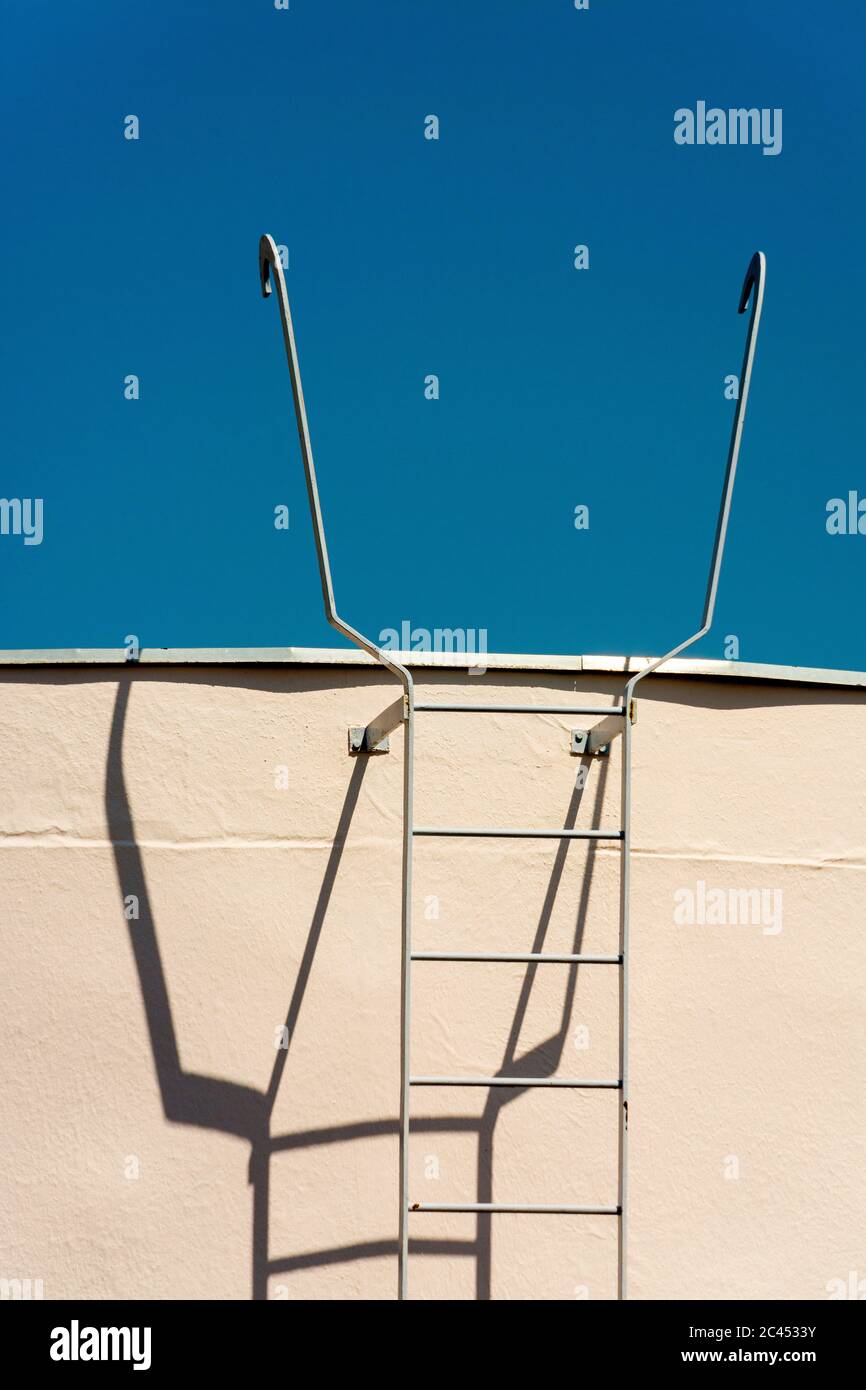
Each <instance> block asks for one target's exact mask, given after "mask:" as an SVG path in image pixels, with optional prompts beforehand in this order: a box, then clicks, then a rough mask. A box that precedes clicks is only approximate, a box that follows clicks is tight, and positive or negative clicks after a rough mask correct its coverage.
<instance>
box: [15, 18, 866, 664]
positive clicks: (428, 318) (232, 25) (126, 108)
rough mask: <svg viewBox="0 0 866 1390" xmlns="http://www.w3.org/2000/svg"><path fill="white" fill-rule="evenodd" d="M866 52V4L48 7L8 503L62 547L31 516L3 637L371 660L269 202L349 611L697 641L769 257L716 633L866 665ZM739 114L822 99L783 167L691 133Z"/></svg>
mask: <svg viewBox="0 0 866 1390" xmlns="http://www.w3.org/2000/svg"><path fill="white" fill-rule="evenodd" d="M864 39H866V9H864V7H863V6H862V5H861V4H860V3H857V2H856V0H845V3H842V0H825V2H824V3H822V4H821V5H816V4H813V3H805V0H784V3H783V0H765V3H762V4H761V5H755V4H754V3H753V0H729V3H726V4H724V5H707V4H695V3H694V0H668V3H663V4H649V3H646V2H645V0H644V3H638V0H625V2H624V3H612V0H591V3H590V8H589V10H587V11H577V10H575V8H574V4H573V0H473V3H471V4H470V3H467V2H466V0H435V3H433V2H432V0H431V2H430V3H426V2H425V0H414V2H413V3H412V4H407V3H405V0H403V2H402V3H399V2H398V0H377V2H376V3H373V0H369V2H367V3H363V4H361V3H356V2H354V0H291V3H290V8H289V10H288V11H278V10H276V9H275V8H274V5H273V0H243V2H242V0H236V2H232V3H229V2H228V0H224V2H223V3H220V2H219V0H208V2H207V3H203V2H200V3H194V2H192V0H186V3H184V4H183V5H182V6H181V5H177V4H174V3H168V0H162V2H159V3H157V2H156V0H151V2H150V3H148V4H147V5H146V6H141V5H139V6H136V5H117V4H109V3H107V0H102V2H101V3H88V2H87V0H78V3H76V4H75V5H74V6H73V5H63V4H60V3H58V2H57V0H52V3H40V2H39V0H26V3H25V0H9V3H7V5H6V7H5V20H4V34H3V44H2V50H3V57H2V63H3V71H2V83H0V100H2V104H3V107H4V108H5V109H4V111H3V121H4V129H5V130H6V133H7V142H6V143H7V154H6V169H5V177H4V192H5V195H6V196H5V199H4V202H5V209H4V217H3V220H2V227H0V239H2V257H0V265H2V271H0V274H2V280H3V292H4V303H5V315H4V317H5V325H6V330H7V331H6V333H5V334H4V340H5V343H4V362H3V373H2V380H3V385H4V399H3V436H4V440H3V443H4V448H3V466H2V473H0V496H4V497H6V498H35V497H41V498H43V506H44V523H43V525H44V536H43V540H42V544H41V545H38V546H37V545H32V546H25V545H24V544H23V538H22V537H21V536H13V535H7V536H0V586H2V594H3V598H4V602H3V604H2V609H0V647H4V648H14V647H67V646H107V647H117V646H120V645H122V643H123V640H124V638H125V636H126V634H129V633H135V634H136V635H137V636H138V637H139V639H140V641H141V643H142V644H143V646H145V647H157V646H212V645H227V646H259V645H265V646H281V645H289V644H292V645H329V646H333V645H338V642H339V639H338V638H337V636H336V634H334V633H332V632H331V630H330V629H328V628H327V626H326V625H325V623H324V619H323V617H322V616H321V604H320V596H319V592H318V585H317V574H316V566H315V558H314V552H313V546H312V539H311V532H310V525H309V520H308V517H307V513H306V497H305V491H304V485H303V475H302V470H301V464H300V457H299V453H298V448H297V440H296V435H295V431H294V423H293V419H292V416H291V414H290V398H289V393H288V380H287V375H286V369H285V363H284V360H283V357H282V347H281V342H280V337H279V329H278V316H277V311H276V306H275V304H274V303H272V302H269V303H265V302H264V301H263V300H262V299H261V297H260V294H259V288H258V281H257V264H256V252H257V244H258V238H259V236H260V234H261V233H262V232H265V231H267V232H270V233H271V234H272V235H273V236H274V238H275V240H276V241H277V242H278V243H281V244H285V245H286V246H288V248H289V258H290V265H289V270H288V274H287V281H288V286H289V292H290V295H291V298H292V305H293V312H294V315H295V325H296V331H297V336H298V342H299V348H300V353H301V365H302V370H303V374H304V384H305V390H306V395H307V403H308V408H309V413H310V422H311V429H312V437H313V445H314V450H315V454H316V461H317V466H318V469H319V475H320V486H321V491H322V501H323V507H324V512H325V518H326V523H327V527H328V536H329V542H330V548H331V555H332V564H333V569H334V578H335V586H336V591H337V600H338V605H339V607H340V609H341V612H342V613H343V616H344V617H345V618H347V619H348V620H349V621H350V622H352V623H354V624H355V625H357V626H359V627H361V628H362V629H364V630H365V631H367V632H368V634H369V635H371V636H372V637H373V638H374V639H376V638H377V637H378V634H379V633H380V632H381V631H382V630H383V629H385V628H387V627H399V625H400V623H401V622H402V621H404V620H409V621H410V622H411V623H412V625H413V627H418V628H428V629H433V628H435V627H437V626H439V627H452V628H455V627H464V628H474V629H478V628H486V629H487V632H488V639H487V641H488V647H489V648H490V649H491V650H498V651H527V652H561V653H577V652H640V653H646V652H650V651H652V652H658V651H662V650H665V649H666V648H667V647H669V646H670V645H672V644H673V643H674V642H675V641H677V640H679V639H680V638H682V637H683V636H685V635H686V634H687V632H690V631H692V630H693V629H694V627H695V626H697V624H698V620H699V617H700V611H701V606H702V602H703V594H704V587H705V582H706V569H707V562H708V558H709V550H710V546H711V543H712V537H713V532H714V526H715V511H716V507H717V504H718V496H719V490H720V487H721V481H722V476H723V471H724V463H725V455H726V450H727V440H728V433H729V429H730V423H731V416H732V410H733V405H732V403H731V402H730V401H729V400H726V399H725V394H724V379H725V376H726V375H727V374H728V373H736V372H737V371H738V370H739V366H740V359H741V354H742V345H743V336H744V330H745V319H744V318H740V317H738V315H737V313H736V307H737V298H738V294H739V289H740V284H741V281H742V277H743V274H744V271H745V269H746V266H747V264H748V261H749V258H750V256H751V254H752V252H753V251H754V250H756V249H761V250H763V251H764V252H765V253H766V256H767V261H768V274H767V291H766V300H765V309H764V321H763V327H762V332H761V338H760V342H759V345H758V356H757V363H756V367H755V374H754V378H753V384H752V397H751V401H750V407H749V414H748V419H747V422H746V432H745V442H744V446H743V450H742V454H741V459H740V473H739V477H738V483H737V491H736V495H735V501H734V511H733V518H732V529H731V533H730V545H729V553H728V556H727V561H726V566H725V570H724V574H723V579H722V586H721V591H720V597H719V605H718V609H717V621H716V625H715V628H714V631H713V633H712V634H711V635H710V637H709V638H707V639H706V640H705V641H704V642H703V643H702V645H701V647H700V648H699V649H698V650H700V651H702V652H703V653H704V654H706V655H712V656H721V655H722V654H723V647H724V639H725V637H726V636H727V635H728V634H736V636H737V637H738V638H739V643H740V648H739V654H740V657H741V659H743V660H748V661H768V662H790V663H798V664H808V665H824V666H835V667H850V668H856V669H862V668H864V667H866V650H864V648H866V643H864V637H866V620H864V616H863V594H864V578H866V535H853V536H831V535H828V533H827V530H826V525H825V521H826V515H827V513H826V507H827V502H828V500H829V499H831V498H833V497H843V498H847V496H848V494H849V492H851V491H855V492H856V493H857V494H858V496H859V497H866V463H864V433H866V430H864V407H863V401H864V389H863V385H864V374H866V349H864V332H863V320H864V307H866V305H864V300H866V296H864V259H866V258H864V253H863V247H864V245H866V236H864V233H866V215H864V206H866V205H864V197H866V194H864V165H866V160H864V143H866V111H864V105H866V82H864V80H863V54H864ZM699 100H703V101H706V102H707V104H708V106H718V107H721V108H725V109H727V108H729V107H739V106H746V107H758V108H765V107H766V108H771V109H774V108H781V109H782V111H783V147H782V150H781V153H779V154H778V155H776V156H765V155H763V154H762V151H761V148H760V147H755V146H732V145H729V146H725V147H710V146H706V145H704V146H698V145H694V146H680V145H677V144H676V143H675V142H674V139H673V132H674V112H675V111H676V110H677V109H678V108H681V107H686V106H688V107H691V108H693V109H694V107H695V106H696V103H697V102H698V101H699ZM130 114H135V115H137V116H138V117H139V121H140V138H139V139H138V140H137V141H132V140H127V139H125V138H124V117H125V116H127V115H130ZM430 114H435V115H437V116H438V118H439V122H440V132H439V134H440V138H439V139H438V141H431V140H425V139H424V121H425V117H426V116H428V115H430ZM10 135H11V138H8V137H10ZM578 244H585V245H587V246H588V247H589V261H590V264H589V269H587V270H580V271H578V270H575V268H574V264H573V261H574V255H573V247H574V246H575V245H578ZM131 373H134V374H136V375H137V376H138V377H139V379H140V398H139V399H138V400H135V401H129V400H125V399H124V379H125V377H126V376H127V375H128V374H131ZM429 374H436V375H437V376H438V377H439V382H440V397H439V399H438V400H432V401H431V400H426V399H425V395H424V380H425V377H426V376H428V375H429ZM279 504H285V505H287V506H288V507H289V508H290V516H291V524H290V527H289V530H288V531H278V530H276V529H275V527H274V525H273V516H274V507H275V506H277V505H279ZM579 504H584V505H586V506H588V507H589V509H590V526H589V529H588V530H586V531H580V532H579V531H577V530H575V527H574V524H573V518H574V508H575V506H577V505H579Z"/></svg>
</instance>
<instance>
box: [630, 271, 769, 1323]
mask: <svg viewBox="0 0 866 1390" xmlns="http://www.w3.org/2000/svg"><path fill="white" fill-rule="evenodd" d="M766 269H767V262H766V257H765V256H764V253H763V252H762V251H756V252H755V254H754V256H753V257H752V259H751V261H750V262H749V267H748V269H747V271H746V276H745V279H744V281H743V288H742V291H741V293H740V302H739V306H738V310H737V312H738V313H740V314H742V313H745V311H746V308H747V306H748V304H749V298H750V297H751V301H752V312H751V315H750V318H749V327H748V330H747V333H746V345H745V348H744V351H743V365H742V368H741V371H740V391H739V396H738V398H737V407H736V411H735V413H734V421H733V425H732V427H731V439H730V444H729V446H728V458H727V465H726V468H725V479H724V483H723V485H722V498H721V502H720V504H719V515H718V519H717V521H716V534H715V540H714V542H713V554H712V560H711V562H710V572H709V578H708V580H707V592H706V597H705V600H704V613H703V619H702V621H701V626H700V628H699V629H698V631H697V632H695V633H694V634H693V635H692V636H691V637H687V638H686V640H685V641H684V642H680V643H678V644H677V646H675V647H673V648H672V649H671V651H669V652H667V653H666V654H665V655H664V656H660V657H657V658H656V659H655V660H654V661H651V662H649V663H648V665H646V666H645V667H644V668H643V669H642V670H640V671H638V672H637V673H636V674H635V675H634V676H632V678H631V680H629V681H628V683H627V685H626V687H625V690H624V692H623V704H624V705H625V708H626V717H625V721H624V727H623V743H622V793H621V796H622V816H621V823H622V840H621V842H620V936H619V952H620V955H621V957H622V966H621V969H620V975H619V982H620V1011H619V1014H620V1016H619V1037H620V1043H619V1050H620V1057H619V1074H620V1077H621V1078H622V1094H621V1096H620V1102H621V1103H620V1116H619V1184H618V1187H619V1194H618V1203H617V1204H618V1206H619V1213H620V1215H619V1237H620V1238H619V1251H618V1260H617V1264H618V1279H617V1285H618V1297H619V1298H620V1299H627V1298H628V1104H629V974H628V972H629V951H628V944H629V906H630V898H631V805H632V793H631V759H632V738H633V732H632V724H633V722H634V717H635V716H634V698H635V696H634V691H635V687H636V686H637V684H638V681H641V680H643V678H644V676H648V675H649V674H650V673H651V672H652V671H657V670H658V668H659V667H660V666H663V665H664V663H665V662H666V661H670V660H671V658H672V657H675V656H678V655H679V653H680V652H683V651H685V650H686V648H687V647H690V646H692V644H693V643H694V642H697V641H699V640H700V638H701V637H705V636H706V634H707V633H708V632H709V630H710V628H711V627H712V624H713V615H714V613H715V607H716V596H717V594H718V587H719V575H720V574H721V569H722V560H723V558H724V553H725V541H726V539H727V534H728V522H729V520H730V514H731V501H732V498H733V493H734V482H735V481H736V476H737V463H738V460H739V455H740V444H741V442H742V437H743V425H744V423H745V418H746V406H747V404H748V400H749V387H750V385H751V380H752V367H753V365H754V361H755V349H756V347H757V343H758V329H759V327H760V323H761V311H762V308H763V304H764V283H765V279H766Z"/></svg>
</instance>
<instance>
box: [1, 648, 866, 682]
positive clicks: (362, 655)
mask: <svg viewBox="0 0 866 1390" xmlns="http://www.w3.org/2000/svg"><path fill="white" fill-rule="evenodd" d="M388 655H389V656H391V657H396V658H397V660H398V661H400V662H401V663H403V664H404V665H407V666H411V667H412V668H414V669H416V670H428V669H439V670H458V671H460V670H464V671H465V670H466V668H467V665H469V664H471V663H475V662H477V661H478V657H477V656H472V657H471V662H467V654H465V653H460V652H389V653H388ZM479 655H480V656H481V661H482V662H483V666H484V668H485V669H486V670H489V671H551V672H556V671H558V672H562V673H567V674H569V675H570V674H573V673H574V672H577V671H581V672H586V673H594V672H597V673H599V674H611V675H623V676H625V675H627V674H631V673H633V672H635V671H639V670H640V669H641V668H642V667H643V666H646V665H647V664H648V663H649V662H650V661H651V660H652V658H651V657H648V656H596V655H587V656H536V655H532V654H530V655H525V654H524V655H520V654H516V653H511V652H484V653H483V654H480V653H479ZM133 664H135V665H139V666H375V665H376V664H377V663H376V662H375V661H374V659H373V657H371V656H368V655H367V653H366V652H362V651H358V650H355V649H354V648H345V647H145V648H143V649H142V651H141V655H140V657H139V660H138V662H137V663H131V662H127V653H126V648H125V647H69V648H51V649H46V650H42V651H38V650H34V651H23V650H22V651H0V666H125V665H133ZM658 675H659V676H662V677H664V676H696V677H702V678H703V679H709V680H735V681H770V682H776V683H777V684H778V683H786V684H796V685H836V686H851V687H855V688H857V687H860V688H864V687H866V671H832V670H827V669H825V668H823V667H813V666H771V665H766V664H763V663H759V662H752V661H713V660H708V659H706V658H691V659H690V658H681V657H675V658H674V659H673V660H671V661H668V662H666V663H665V665H664V666H663V667H662V669H661V670H660V671H659V672H658ZM652 678H653V677H649V679H652Z"/></svg>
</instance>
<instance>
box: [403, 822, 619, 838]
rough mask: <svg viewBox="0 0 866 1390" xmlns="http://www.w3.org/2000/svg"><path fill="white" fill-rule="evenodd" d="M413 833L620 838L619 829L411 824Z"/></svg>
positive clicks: (509, 836)
mask: <svg viewBox="0 0 866 1390" xmlns="http://www.w3.org/2000/svg"><path fill="white" fill-rule="evenodd" d="M412 834H413V835H464V836H476V837H477V836H489V837H492V838H494V839H500V840H621V839H622V831H621V830H487V829H484V828H483V827H481V826H474V825H465V826H439V825H413V827H412Z"/></svg>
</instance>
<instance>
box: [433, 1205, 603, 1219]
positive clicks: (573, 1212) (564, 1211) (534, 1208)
mask: <svg viewBox="0 0 866 1390" xmlns="http://www.w3.org/2000/svg"><path fill="white" fill-rule="evenodd" d="M409 1211H412V1212H414V1211H490V1212H517V1213H526V1214H527V1215H542V1216H619V1215H621V1213H622V1207H571V1206H546V1205H542V1206H538V1205H536V1204H534V1203H531V1202H413V1203H412V1205H411V1206H410V1207H409Z"/></svg>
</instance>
